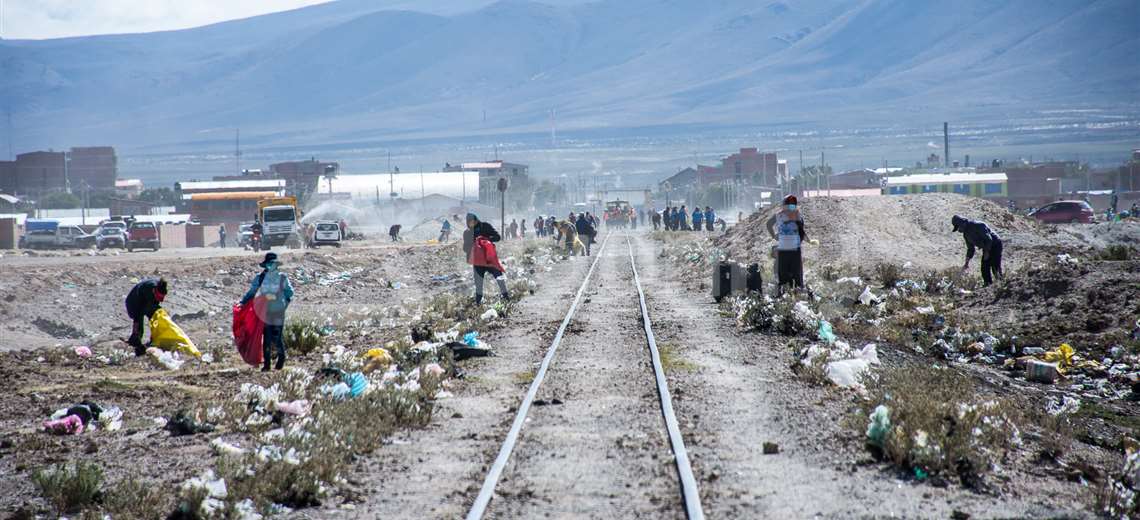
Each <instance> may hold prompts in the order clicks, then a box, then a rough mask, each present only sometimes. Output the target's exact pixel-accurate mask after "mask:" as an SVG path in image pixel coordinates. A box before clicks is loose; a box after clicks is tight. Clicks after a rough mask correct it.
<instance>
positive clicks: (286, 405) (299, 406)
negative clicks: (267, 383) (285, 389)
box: [277, 399, 312, 417]
mask: <svg viewBox="0 0 1140 520" xmlns="http://www.w3.org/2000/svg"><path fill="white" fill-rule="evenodd" d="M311 409H312V404H311V403H309V401H308V400H306V399H298V400H296V401H284V402H281V401H278V402H277V411H279V412H281V413H286V414H289V415H295V416H297V417H304V416H306V415H309V411H310V410H311Z"/></svg>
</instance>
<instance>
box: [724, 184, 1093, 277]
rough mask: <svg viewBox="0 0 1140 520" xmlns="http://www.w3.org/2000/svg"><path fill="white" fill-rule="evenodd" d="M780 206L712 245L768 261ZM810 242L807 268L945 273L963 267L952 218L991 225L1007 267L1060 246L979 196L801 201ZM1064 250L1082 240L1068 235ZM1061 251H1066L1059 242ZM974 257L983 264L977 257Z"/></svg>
mask: <svg viewBox="0 0 1140 520" xmlns="http://www.w3.org/2000/svg"><path fill="white" fill-rule="evenodd" d="M777 209H778V208H769V209H767V210H765V211H761V212H757V213H753V214H752V215H750V216H749V217H748V218H746V219H745V220H744V222H742V223H740V224H737V225H736V226H733V228H732V229H730V230H729V231H728V232H727V233H726V234H725V235H724V236H723V237H721V238H719V239H718V241H717V245H718V246H719V247H721V248H722V249H723V250H725V252H727V253H728V255H729V257H730V258H733V259H735V260H738V261H748V262H755V261H761V260H763V259H765V258H768V255H769V251H770V249H771V247H772V246H773V245H774V244H775V242H774V241H773V240H772V239H771V238H770V237H769V236H768V232H767V230H765V229H764V225H765V223H766V222H767V221H768V218H770V217H771V216H772V214H773V213H775V212H776V211H777ZM800 211H801V212H802V213H803V215H804V222H805V224H806V228H807V234H808V238H811V239H815V240H818V241H819V246H807V247H805V249H804V256H805V264H806V265H805V268H807V269H811V268H812V267H813V266H818V265H821V264H836V265H851V266H861V267H871V266H874V265H875V264H878V263H881V262H887V263H894V264H899V265H903V264H906V263H907V262H910V263H911V264H912V265H913V266H914V267H917V268H924V269H944V268H947V267H952V266H955V265H961V263H962V261H963V260H964V258H965V244H964V242H963V240H962V235H960V234H958V233H954V232H953V231H952V227H951V225H950V218H951V217H952V216H954V215H962V216H964V217H966V218H969V219H972V220H982V221H984V222H986V223H988V224H989V225H990V226H991V227H993V228H995V229H996V230H997V232H998V234H1000V235H1001V236H1002V239H1003V241H1004V242H1005V255H1004V257H1005V258H1006V259H1007V262H1009V263H1011V264H1019V263H1021V262H1022V261H1024V259H1025V255H1023V253H1024V252H1026V251H1029V250H1038V249H1047V250H1052V249H1055V248H1057V247H1058V245H1059V244H1058V239H1057V238H1056V237H1048V236H1046V234H1045V231H1044V230H1043V229H1042V227H1041V226H1039V225H1038V224H1036V223H1035V222H1033V221H1032V220H1030V219H1028V218H1026V217H1022V216H1019V215H1015V214H1013V213H1010V212H1009V211H1008V210H1006V209H1005V208H1003V207H1002V206H1000V205H998V204H995V203H993V202H990V201H987V200H983V199H979V198H976V197H966V196H963V195H957V194H948V193H930V194H923V195H892V196H884V197H823V198H817V199H808V200H806V201H804V203H803V204H801V208H800ZM1066 237H1067V239H1068V241H1069V242H1072V244H1069V245H1068V247H1075V246H1078V245H1079V244H1080V243H1081V241H1080V240H1079V239H1078V238H1076V237H1073V236H1071V235H1066ZM1062 247H1066V246H1064V245H1062ZM976 260H980V255H978V258H977V259H976Z"/></svg>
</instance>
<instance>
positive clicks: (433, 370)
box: [424, 363, 444, 377]
mask: <svg viewBox="0 0 1140 520" xmlns="http://www.w3.org/2000/svg"><path fill="white" fill-rule="evenodd" d="M424 372H425V373H428V374H431V375H433V376H437V377H438V376H443V374H444V370H443V367H441V366H439V363H428V365H427V366H425V367H424Z"/></svg>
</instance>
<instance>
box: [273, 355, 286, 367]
mask: <svg viewBox="0 0 1140 520" xmlns="http://www.w3.org/2000/svg"><path fill="white" fill-rule="evenodd" d="M273 368H276V369H277V370H281V369H282V368H285V356H278V357H277V366H275V367H273Z"/></svg>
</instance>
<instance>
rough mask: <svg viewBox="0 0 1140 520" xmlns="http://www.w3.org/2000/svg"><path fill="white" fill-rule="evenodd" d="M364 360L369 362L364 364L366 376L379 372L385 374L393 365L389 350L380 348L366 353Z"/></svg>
mask: <svg viewBox="0 0 1140 520" xmlns="http://www.w3.org/2000/svg"><path fill="white" fill-rule="evenodd" d="M364 359H367V360H368V361H367V362H366V363H365V364H364V373H366V374H371V373H372V372H375V371H377V370H379V371H381V372H383V371H385V370H387V369H388V367H389V366H390V365H391V364H392V355H391V354H389V353H388V351H387V350H385V349H382V348H379V347H377V348H374V349H370V350H369V351H368V352H365V353H364Z"/></svg>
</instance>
